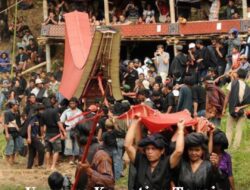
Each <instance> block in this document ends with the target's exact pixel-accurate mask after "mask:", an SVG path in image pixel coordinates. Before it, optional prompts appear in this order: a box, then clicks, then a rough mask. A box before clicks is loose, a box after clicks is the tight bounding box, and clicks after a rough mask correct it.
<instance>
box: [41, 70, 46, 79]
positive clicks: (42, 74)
mask: <svg viewBox="0 0 250 190" xmlns="http://www.w3.org/2000/svg"><path fill="white" fill-rule="evenodd" d="M40 77H41V78H42V79H45V78H46V77H47V74H46V72H45V71H42V72H41V74H40Z"/></svg>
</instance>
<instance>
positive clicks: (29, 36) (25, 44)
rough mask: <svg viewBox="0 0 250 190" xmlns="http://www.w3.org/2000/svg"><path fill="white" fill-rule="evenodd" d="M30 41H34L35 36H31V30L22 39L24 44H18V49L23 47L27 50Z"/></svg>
mask: <svg viewBox="0 0 250 190" xmlns="http://www.w3.org/2000/svg"><path fill="white" fill-rule="evenodd" d="M30 39H34V36H33V35H32V34H31V32H30V30H26V31H25V34H24V36H23V38H22V42H19V43H17V46H18V48H19V47H23V48H24V49H26V47H27V46H28V45H29V40H30Z"/></svg>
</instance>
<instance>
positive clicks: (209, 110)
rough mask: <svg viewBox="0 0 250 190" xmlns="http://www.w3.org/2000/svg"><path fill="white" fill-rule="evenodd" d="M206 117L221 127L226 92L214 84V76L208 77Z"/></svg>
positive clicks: (206, 82) (206, 83) (206, 85)
mask: <svg viewBox="0 0 250 190" xmlns="http://www.w3.org/2000/svg"><path fill="white" fill-rule="evenodd" d="M205 88H206V118H207V119H208V120H209V121H210V122H212V123H213V124H214V125H215V126H216V127H220V124H221V118H222V111H223V105H224V101H225V94H224V92H223V91H222V90H221V89H220V88H219V87H218V86H216V85H215V84H214V81H213V78H211V77H206V80H205Z"/></svg>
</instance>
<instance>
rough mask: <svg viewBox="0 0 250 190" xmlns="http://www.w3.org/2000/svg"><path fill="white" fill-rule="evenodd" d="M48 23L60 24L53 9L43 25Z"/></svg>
mask: <svg viewBox="0 0 250 190" xmlns="http://www.w3.org/2000/svg"><path fill="white" fill-rule="evenodd" d="M48 24H58V22H57V20H56V18H55V13H54V12H53V11H50V12H49V17H48V18H47V19H46V20H45V21H44V23H43V25H48Z"/></svg>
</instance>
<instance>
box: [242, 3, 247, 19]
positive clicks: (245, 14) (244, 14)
mask: <svg viewBox="0 0 250 190" xmlns="http://www.w3.org/2000/svg"><path fill="white" fill-rule="evenodd" d="M242 12H243V19H247V0H242Z"/></svg>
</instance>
